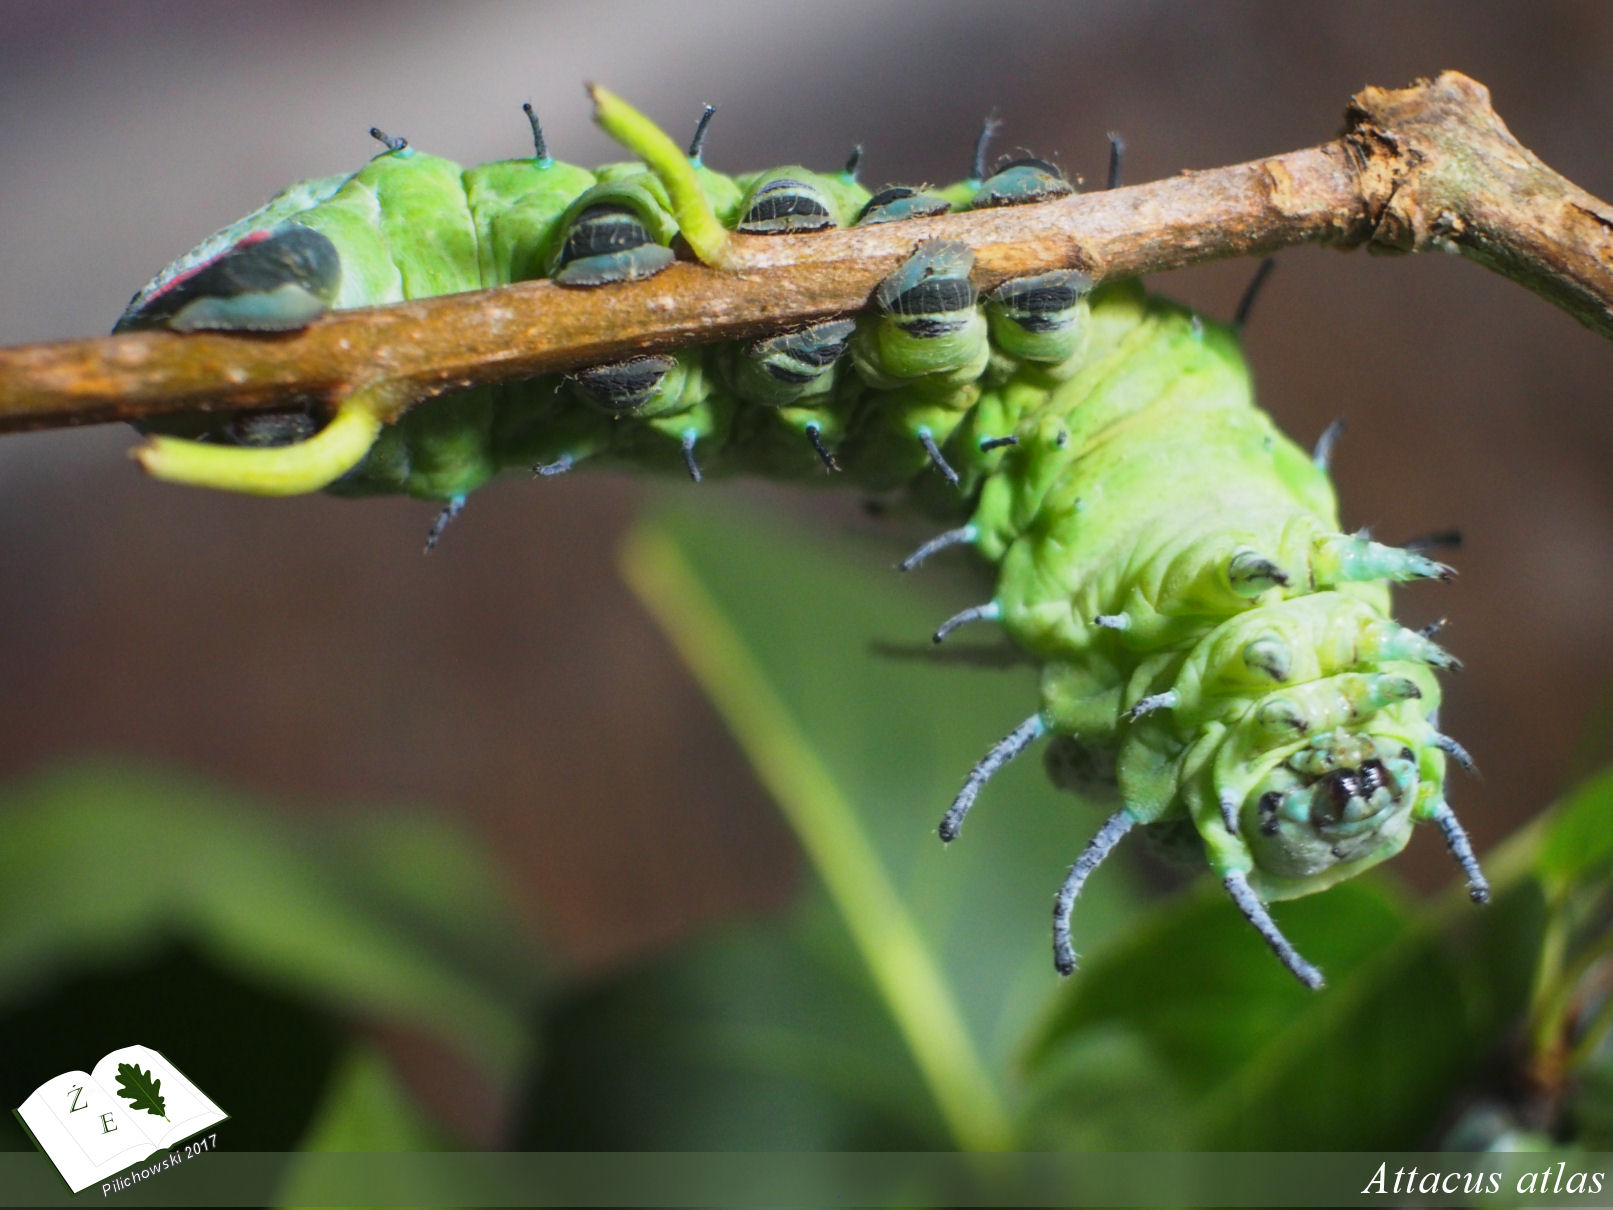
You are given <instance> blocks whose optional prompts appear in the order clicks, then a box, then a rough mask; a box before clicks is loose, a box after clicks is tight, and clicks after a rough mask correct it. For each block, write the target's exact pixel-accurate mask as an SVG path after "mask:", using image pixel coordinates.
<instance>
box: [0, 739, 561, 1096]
mask: <svg viewBox="0 0 1613 1210" xmlns="http://www.w3.org/2000/svg"><path fill="white" fill-rule="evenodd" d="M294 818H295V817H294V816H291V815H288V814H287V813H285V812H278V813H271V812H268V811H265V810H264V809H262V808H261V807H259V806H256V805H255V804H252V803H251V802H249V801H247V800H245V799H243V798H241V797H238V796H236V795H233V794H229V793H226V792H224V791H221V790H218V789H216V788H214V787H210V786H207V785H205V784H202V783H200V782H196V781H192V780H187V779H184V778H180V777H176V776H172V775H166V774H159V773H156V772H152V771H149V770H141V769H138V768H129V767H124V766H114V765H108V764H104V763H103V764H85V765H82V766H78V767H74V768H68V769H63V770H59V771H57V772H54V773H50V774H47V775H44V776H42V777H39V778H37V779H34V780H33V781H31V782H29V783H26V784H23V785H21V786H18V787H15V788H12V789H9V790H7V791H5V792H3V793H0V828H3V829H4V833H5V836H6V844H5V845H4V846H0V1004H4V1003H5V1002H7V1001H8V1000H12V999H13V998H16V997H20V996H26V995H27V994H28V990H29V989H30V988H32V987H34V986H37V985H39V984H41V983H43V982H45V981H47V980H52V979H56V978H59V977H61V975H62V974H63V973H67V972H72V971H79V970H85V969H94V968H96V967H99V966H104V965H112V964H124V965H127V964H132V963H134V962H137V961H139V960H140V959H141V957H142V956H145V955H149V954H153V953H155V952H157V950H158V949H159V948H161V947H163V946H166V945H168V944H170V943H171V942H172V941H173V940H175V939H177V940H179V941H181V942H184V943H187V944H189V945H190V946H192V947H193V948H195V949H196V950H198V951H199V952H201V953H202V954H204V955H205V956H206V957H208V958H209V959H210V960H211V961H212V962H214V963H216V964H217V965H218V966H219V967H220V968H222V969H224V970H226V971H233V972H236V973H239V974H240V975H242V976H243V977H245V978H248V979H251V980H254V981H256V982H258V983H259V984H260V985H266V986H268V987H270V988H273V989H275V990H279V991H285V992H290V993H292V994H294V995H297V996H300V997H304V998H307V999H310V1000H313V1001H315V1002H317V1003H319V1004H321V1005H322V1006H324V1007H325V1008H326V1009H327V1010H331V1011H335V1012H339V1013H342V1014H351V1013H363V1014H366V1015H370V1016H374V1017H377V1018H380V1019H383V1020H391V1021H397V1022H401V1023H406V1024H409V1025H412V1026H415V1027H419V1028H424V1029H426V1030H428V1031H430V1032H431V1033H433V1034H435V1035H436V1036H439V1037H442V1038H444V1039H446V1040H448V1041H450V1042H452V1043H454V1044H456V1045H457V1046H459V1047H460V1048H461V1049H462V1050H463V1051H465V1052H466V1053H468V1054H469V1055H471V1056H472V1057H473V1058H475V1059H476V1060H477V1061H478V1062H479V1063H480V1064H482V1065H483V1066H484V1068H485V1069H487V1070H489V1071H490V1072H491V1073H492V1074H496V1075H502V1074H504V1073H507V1072H508V1071H510V1070H511V1069H512V1068H513V1067H514V1066H516V1065H517V1064H518V1063H519V1062H520V1061H521V1060H522V1058H523V1056H524V1052H525V1048H526V1045H527V1038H526V1035H525V1030H524V1022H523V1017H524V1013H525V1010H526V1007H527V1005H528V1004H529V1003H530V1002H531V1000H532V998H533V996H534V994H535V991H536V987H537V977H536V970H537V963H536V960H535V957H534V955H533V954H532V952H531V949H530V947H529V945H528V944H527V943H526V942H525V941H524V939H523V936H522V933H521V930H520V928H519V926H518V924H517V922H516V916H515V912H514V910H513V908H512V907H511V905H510V901H509V899H508V897H507V896H506V895H504V894H503V893H501V891H500V889H499V883H498V880H497V879H496V878H494V877H492V876H491V871H490V867H489V864H488V862H487V861H486V859H485V858H484V857H483V856H482V855H481V854H480V853H479V851H478V850H477V848H476V846H475V845H474V844H473V843H471V841H470V840H469V838H468V837H467V836H465V835H464V833H462V832H461V831H459V830H458V829H456V828H454V827H452V826H450V825H448V824H447V823H445V822H444V821H442V820H440V819H434V818H431V817H429V816H424V815H422V814H420V813H418V812H402V811H398V812H390V813H387V814H385V815H377V814H374V813H371V814H369V815H367V816H366V817H364V818H353V819H351V821H350V822H346V823H331V822H328V821H326V820H324V819H319V820H314V819H304V820H302V821H299V822H298V823H295V824H293V823H292V822H291V821H292V820H293V819H294Z"/></svg>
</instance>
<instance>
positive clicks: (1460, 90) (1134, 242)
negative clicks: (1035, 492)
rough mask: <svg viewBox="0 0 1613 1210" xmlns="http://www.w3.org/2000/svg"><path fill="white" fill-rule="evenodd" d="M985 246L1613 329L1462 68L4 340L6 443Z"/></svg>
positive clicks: (672, 314)
mask: <svg viewBox="0 0 1613 1210" xmlns="http://www.w3.org/2000/svg"><path fill="white" fill-rule="evenodd" d="M930 237H944V238H948V239H957V240H962V241H964V242H966V243H968V244H969V245H970V246H971V247H972V248H974V250H975V253H976V272H975V279H976V284H977V285H978V286H980V287H981V288H982V289H989V288H990V287H992V286H994V285H996V284H997V283H999V282H1001V281H1003V280H1005V279H1007V278H1009V277H1013V276H1017V275H1021V274H1027V273H1034V272H1045V271H1047V270H1049V269H1055V268H1062V267H1074V268H1080V269H1084V270H1086V271H1087V272H1089V273H1091V274H1092V275H1093V276H1094V277H1095V278H1099V279H1104V278H1116V277H1132V276H1137V275H1140V274H1146V273H1158V272H1162V271H1164V270H1168V269H1177V268H1181V267H1183V266H1186V265H1193V264H1198V263H1201V262H1204V261H1209V260H1216V259H1220V258H1224V257H1232V256H1250V255H1261V254H1265V253H1268V252H1272V251H1275V250H1276V249H1279V248H1284V247H1290V246H1292V245H1295V244H1302V243H1322V244H1332V245H1335V246H1339V247H1358V246H1361V245H1368V246H1370V247H1371V248H1373V249H1376V250H1379V251H1393V252H1420V251H1426V250H1430V249H1438V250H1446V251H1449V250H1455V251H1458V252H1461V253H1462V254H1463V255H1465V256H1468V257H1470V258H1472V259H1473V260H1476V261H1478V262H1479V263H1481V264H1484V265H1487V266H1489V267H1490V268H1492V269H1495V270H1496V271H1497V272H1500V273H1502V274H1505V275H1506V276H1508V277H1510V278H1512V279H1513V280H1514V281H1517V282H1519V283H1521V284H1522V285H1525V286H1527V287H1528V288H1529V289H1531V290H1533V291H1535V293H1537V294H1539V295H1540V296H1541V297H1543V298H1545V299H1547V300H1548V301H1550V302H1552V303H1555V304H1556V305H1557V306H1559V307H1562V308H1563V309H1564V310H1566V311H1567V312H1568V313H1569V314H1571V315H1573V316H1574V317H1575V318H1577V319H1578V320H1580V322H1582V323H1584V324H1585V325H1586V326H1587V327H1590V328H1592V329H1594V330H1596V331H1598V332H1601V333H1603V334H1604V335H1607V336H1613V206H1609V205H1608V204H1607V203H1605V202H1602V201H1600V200H1598V199H1597V198H1595V197H1593V196H1591V195H1590V194H1588V193H1586V192H1585V191H1584V190H1582V189H1579V188H1578V187H1577V186H1575V185H1574V184H1573V183H1571V182H1570V181H1568V180H1566V179H1564V178H1563V177H1561V176H1559V175H1558V174H1557V173H1555V172H1553V171H1552V170H1551V169H1550V168H1548V167H1547V166H1546V165H1545V164H1543V163H1541V161H1540V160H1539V159H1537V158H1536V157H1535V156H1534V155H1533V154H1532V153H1531V152H1529V151H1528V149H1526V148H1525V147H1523V146H1522V145H1521V144H1520V143H1518V141H1517V140H1516V139H1514V138H1513V137H1512V135H1511V133H1510V132H1509V131H1508V130H1507V128H1506V126H1505V125H1504V124H1503V123H1502V121H1501V119H1500V118H1499V117H1497V116H1496V114H1495V112H1494V110H1493V109H1491V107H1490V98H1489V92H1488V91H1487V90H1486V89H1485V88H1484V86H1483V85H1481V84H1478V83H1476V82H1475V81H1473V80H1470V79H1468V78H1467V77H1466V76H1463V75H1461V74H1460V73H1457V72H1446V73H1444V74H1443V75H1441V76H1440V77H1439V78H1438V79H1436V80H1433V81H1426V80H1424V81H1418V82H1417V83H1415V84H1414V85H1412V86H1411V87H1410V88H1406V89H1399V90H1390V89H1380V88H1368V89H1366V90H1364V91H1363V92H1361V93H1360V94H1359V95H1357V96H1356V97H1355V98H1354V99H1353V100H1352V102H1351V105H1350V109H1349V111H1348V113H1347V115H1346V128H1345V131H1344V133H1343V134H1342V135H1341V136H1340V137H1339V138H1338V139H1337V140H1335V141H1333V142H1331V143H1326V144H1323V145H1322V146H1320V147H1312V148H1308V149H1306V150H1303V151H1294V152H1289V153H1287V154H1285V155H1278V156H1271V157H1269V158H1266V159H1262V160H1257V161H1252V162H1250V163H1246V164H1237V165H1233V166H1231V167H1228V168H1216V169H1210V170H1207V171H1202V172H1190V173H1184V174H1183V175H1181V176H1178V177H1174V178H1172V179H1169V180H1164V181H1155V182H1153V183H1151V184H1147V185H1136V186H1132V187H1130V188H1125V189H1116V190H1112V191H1108V192H1103V193H1092V194H1084V195H1081V196H1078V197H1073V198H1066V199H1061V200H1058V201H1052V202H1044V203H1041V204H1038V205H1032V206H1019V207H1010V208H1005V209H997V210H981V211H974V212H970V213H964V214H950V215H943V216H941V217H938V218H933V219H922V220H915V221H912V222H906V223H890V224H886V225H882V226H875V227H867V228H861V229H854V230H844V231H833V232H827V233H824V234H821V235H814V236H800V237H795V238H790V239H769V238H765V237H759V236H752V237H736V241H737V256H738V260H739V268H738V269H737V270H727V271H721V272H719V271H716V270H712V269H707V268H705V267H703V266H700V265H697V264H692V263H680V264H677V265H675V266H673V267H672V268H671V269H669V270H668V271H667V272H665V273H663V274H660V275H658V276H656V277H653V278H650V279H648V280H646V281H641V282H634V283H631V284H625V285H618V286H612V287H610V288H608V289H596V290H567V289H564V288H561V287H557V286H554V285H551V284H550V283H548V282H544V281H536V282H525V283H521V284H517V285H513V286H506V287H503V288H500V289H496V290H483V291H476V292H472V293H467V294H454V295H447V296H444V297H440V298H431V299H425V300H421V301H417V302H408V303H399V304H395V305H393V306H387V307H374V308H368V309H364V310H354V311H344V312H339V313H336V314H333V315H331V316H329V317H327V318H325V319H322V320H320V321H318V322H317V323H315V324H313V325H311V326H310V327H308V328H307V329H305V330H303V331H301V332H297V333H293V334H288V335H278V336H262V335H259V336H250V335H225V334H212V333H195V334H187V335H175V334H170V333H163V332H142V333H134V334H129V335H124V336H114V337H105V338H101V339H96V340H78V341H63V342H60V343H52V344H39V345H21V346H16V347H13V348H5V349H0V431H13V430H19V429H29V428H50V427H59V426H65V425H73V424H92V423H98V422H101V421H107V420H127V419H132V418H136V417H141V416H150V415H156V414H159V413H164V412H182V411H193V410H198V409H225V410H232V411H233V410H238V409H247V408H255V407H265V406H270V405H284V404H286V403H288V402H292V401H298V400H322V401H326V402H330V401H334V400H335V399H337V398H340V397H341V396H343V395H345V394H347V393H349V392H350V391H352V390H353V389H355V388H356V387H359V386H363V385H366V384H370V383H375V382H378V381H385V382H391V383H396V384H399V385H400V387H402V388H404V389H402V390H400V392H399V396H400V398H401V399H404V400H407V401H410V402H412V401H415V400H418V399H420V398H425V397H427V396H429V395H432V394H436V393H439V392H441V391H445V390H451V389H454V388H458V387H465V386H473V385H479V384H486V383H494V382H503V381H509V380H513V379H519V378H528V377H532V376H534V375H537V374H541V373H547V372H551V371H555V370H562V369H567V368H570V367H574V366H578V365H586V364H590V363H597V362H601V361H609V360H612V359H615V358H620V357H623V356H625V355H628V354H631V353H635V352H641V351H646V350H654V349H664V348H669V347H674V346H678V345H684V344H688V343H691V342H703V341H716V340H730V339H734V338H736V337H742V336H747V335H755V334H758V333H761V332H766V331H769V330H774V331H776V330H778V329H780V328H784V327H788V326H790V325H792V324H799V323H802V322H805V321H810V320H814V319H820V318H823V317H825V316H829V315H835V314H842V313H846V312H850V311H855V310H858V309H860V308H861V307H862V306H863V305H864V304H865V303H866V301H867V299H868V297H869V295H870V294H871V293H872V291H873V289H874V287H875V285H876V284H877V283H878V281H879V280H880V278H881V277H883V276H884V275H885V274H886V273H888V272H890V271H891V269H893V268H894V267H895V266H896V265H897V263H898V262H899V261H900V260H901V258H902V257H904V256H905V255H907V254H908V253H909V252H910V251H911V250H912V248H913V247H914V245H915V244H916V243H917V242H918V241H919V240H921V239H924V238H930Z"/></svg>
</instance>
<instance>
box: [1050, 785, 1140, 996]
mask: <svg viewBox="0 0 1613 1210" xmlns="http://www.w3.org/2000/svg"><path fill="white" fill-rule="evenodd" d="M1136 822H1137V821H1136V820H1135V819H1133V818H1132V816H1131V813H1130V812H1129V811H1126V810H1124V809H1122V810H1119V811H1116V812H1115V813H1114V814H1113V815H1111V816H1109V818H1108V819H1107V820H1106V821H1105V822H1104V825H1103V827H1101V828H1099V829H1098V834H1097V835H1096V836H1094V837H1093V838H1092V839H1091V840H1089V841H1088V842H1087V847H1086V848H1085V849H1083V850H1082V852H1081V856H1079V857H1077V858H1076V859H1075V864H1074V865H1072V866H1071V867H1070V872H1069V874H1068V875H1066V876H1065V879H1064V885H1063V886H1061V887H1059V893H1058V894H1057V895H1056V896H1054V898H1053V965H1054V967H1056V968H1057V970H1058V972H1059V974H1061V975H1068V974H1070V973H1071V972H1072V971H1074V970H1075V944H1074V942H1072V941H1071V939H1070V914H1071V913H1072V912H1073V911H1074V909H1075V899H1076V896H1078V895H1079V894H1080V893H1081V888H1082V886H1084V885H1085V884H1086V880H1087V878H1088V876H1089V875H1091V873H1092V871H1093V870H1095V869H1097V868H1098V867H1099V866H1100V865H1102V864H1103V859H1104V858H1105V857H1107V856H1109V854H1110V853H1111V852H1113V851H1114V847H1115V845H1117V844H1119V843H1120V839H1121V837H1123V836H1125V834H1126V833H1127V832H1129V831H1131V829H1132V825H1133V824H1135V823H1136Z"/></svg>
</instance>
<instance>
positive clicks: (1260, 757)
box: [1201, 662, 1445, 899]
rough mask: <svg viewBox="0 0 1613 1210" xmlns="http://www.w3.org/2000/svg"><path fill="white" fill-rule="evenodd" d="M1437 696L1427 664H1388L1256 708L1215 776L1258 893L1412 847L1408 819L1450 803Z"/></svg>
mask: <svg viewBox="0 0 1613 1210" xmlns="http://www.w3.org/2000/svg"><path fill="white" fill-rule="evenodd" d="M1438 704H1439V688H1438V685H1437V684H1436V683H1435V681H1434V678H1433V675H1432V673H1431V671H1430V670H1429V669H1428V667H1427V666H1426V665H1421V664H1411V663H1401V662H1388V663H1385V664H1383V665H1380V666H1379V668H1378V670H1376V671H1351V672H1344V673H1339V674H1337V675H1333V676H1326V677H1323V678H1321V679H1319V680H1316V681H1311V682H1308V683H1306V684H1303V685H1289V686H1285V687H1283V688H1282V689H1279V690H1276V691H1274V692H1271V693H1268V694H1266V695H1264V696H1263V697H1261V698H1259V699H1257V700H1256V701H1255V702H1254V703H1253V704H1252V705H1251V706H1250V708H1249V710H1248V712H1247V714H1245V715H1244V719H1243V721H1242V722H1241V723H1240V724H1238V725H1237V726H1235V727H1234V728H1232V730H1231V731H1230V732H1229V733H1228V735H1227V739H1226V741H1225V743H1224V744H1223V745H1222V749H1221V751H1220V752H1218V753H1217V755H1216V760H1215V762H1214V770H1215V771H1214V773H1213V779H1214V781H1215V786H1216V790H1215V793H1216V806H1217V807H1219V809H1220V813H1221V814H1222V816H1223V818H1222V821H1221V822H1222V823H1224V824H1226V825H1227V826H1231V827H1233V830H1234V831H1235V833H1236V836H1237V840H1238V841H1239V842H1241V843H1242V845H1243V846H1245V847H1246V849H1247V853H1248V858H1249V859H1250V860H1252V862H1253V869H1252V870H1251V871H1250V875H1249V881H1250V883H1251V884H1252V885H1253V886H1254V887H1255V889H1256V890H1257V891H1258V892H1259V893H1260V895H1261V896H1262V897H1263V898H1265V899H1284V898H1289V897H1292V896H1294V895H1303V894H1309V893H1310V892H1313V891H1318V890H1322V889H1324V888H1326V887H1328V886H1331V885H1332V884H1333V883H1335V882H1337V881H1339V880H1341V879H1343V878H1347V877H1349V876H1351V875H1353V874H1355V873H1358V872H1359V871H1361V870H1363V869H1365V868H1366V867H1368V866H1371V865H1375V864H1376V863H1377V862H1379V861H1382V860H1384V859H1385V858H1388V857H1391V856H1393V855H1394V854H1396V853H1398V852H1399V851H1400V850H1401V849H1402V848H1403V847H1405V844H1406V840H1407V838H1408V837H1409V836H1410V834H1411V827H1412V824H1413V822H1414V821H1415V820H1418V819H1427V818H1430V816H1431V809H1432V808H1433V807H1435V806H1437V804H1439V803H1442V802H1443V801H1444V798H1443V789H1442V788H1443V783H1444V776H1445V757H1444V754H1443V753H1442V752H1441V751H1440V750H1439V744H1438V741H1439V738H1440V737H1439V733H1438V732H1437V731H1436V730H1435V729H1434V727H1433V725H1432V724H1431V723H1430V722H1429V721H1428V716H1429V715H1430V714H1431V713H1432V712H1433V710H1434V709H1435V708H1436V707H1437V706H1438ZM1201 817H1202V813H1201Z"/></svg>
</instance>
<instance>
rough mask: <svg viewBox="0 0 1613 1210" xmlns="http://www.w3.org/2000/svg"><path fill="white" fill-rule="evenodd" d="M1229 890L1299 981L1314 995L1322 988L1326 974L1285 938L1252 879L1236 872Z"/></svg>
mask: <svg viewBox="0 0 1613 1210" xmlns="http://www.w3.org/2000/svg"><path fill="white" fill-rule="evenodd" d="M1221 881H1222V884H1223V885H1224V886H1225V887H1226V888H1227V894H1229V895H1231V896H1232V902H1233V903H1235V904H1237V905H1238V910H1239V911H1240V912H1242V913H1243V916H1244V919H1245V920H1247V921H1248V922H1249V923H1250V924H1252V925H1254V926H1255V931H1256V932H1258V933H1259V934H1260V935H1261V937H1263V938H1264V939H1265V942H1266V944H1267V945H1269V946H1271V952H1272V953H1274V954H1276V955H1277V960H1278V961H1279V962H1281V963H1282V964H1283V965H1284V966H1286V967H1287V968H1288V969H1289V970H1290V971H1292V972H1293V975H1294V978H1296V979H1298V980H1299V981H1300V982H1301V983H1303V984H1304V985H1305V986H1306V987H1308V988H1310V989H1311V990H1312V991H1317V990H1319V989H1320V988H1321V986H1322V984H1323V982H1324V980H1323V979H1322V972H1321V971H1319V970H1317V969H1316V968H1315V967H1314V966H1312V965H1311V964H1310V963H1309V962H1306V961H1305V959H1303V958H1301V957H1300V956H1299V951H1298V950H1296V949H1295V948H1294V946H1293V943H1292V942H1290V941H1289V940H1288V938H1287V937H1284V936H1283V934H1282V930H1281V929H1279V928H1278V927H1277V922H1276V921H1275V920H1273V919H1272V918H1271V913H1270V912H1268V911H1267V910H1266V905H1265V904H1263V903H1261V902H1260V897H1259V896H1258V895H1256V894H1255V893H1254V890H1253V889H1252V888H1251V887H1250V886H1249V879H1248V878H1247V877H1246V876H1245V875H1244V873H1243V871H1241V870H1232V871H1230V872H1228V873H1227V875H1226V877H1224V878H1223V879H1222V880H1221Z"/></svg>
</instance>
